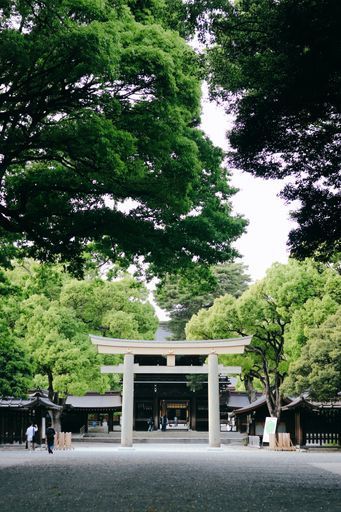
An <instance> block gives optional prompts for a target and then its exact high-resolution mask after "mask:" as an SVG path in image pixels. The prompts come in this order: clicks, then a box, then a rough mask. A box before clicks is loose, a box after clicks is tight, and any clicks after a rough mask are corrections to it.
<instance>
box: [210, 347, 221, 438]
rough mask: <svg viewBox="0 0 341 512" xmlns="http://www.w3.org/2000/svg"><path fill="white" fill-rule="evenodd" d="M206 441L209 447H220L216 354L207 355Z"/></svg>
mask: <svg viewBox="0 0 341 512" xmlns="http://www.w3.org/2000/svg"><path fill="white" fill-rule="evenodd" d="M208 443H209V447H210V448H219V447H220V409H219V373H218V356H217V354H209V356H208Z"/></svg>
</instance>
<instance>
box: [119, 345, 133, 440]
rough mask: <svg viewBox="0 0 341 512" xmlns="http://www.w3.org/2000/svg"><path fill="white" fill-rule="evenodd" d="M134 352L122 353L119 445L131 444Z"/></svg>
mask: <svg viewBox="0 0 341 512" xmlns="http://www.w3.org/2000/svg"><path fill="white" fill-rule="evenodd" d="M133 410H134V354H125V355H124V371H123V390H122V421H121V428H122V432H121V446H122V447H124V448H129V447H131V446H133Z"/></svg>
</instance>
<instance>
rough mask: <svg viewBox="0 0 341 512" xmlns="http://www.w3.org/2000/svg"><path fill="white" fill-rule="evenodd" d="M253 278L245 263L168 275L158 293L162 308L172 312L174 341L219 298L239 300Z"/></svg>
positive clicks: (158, 301) (161, 283) (181, 336)
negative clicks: (228, 296) (200, 311)
mask: <svg viewBox="0 0 341 512" xmlns="http://www.w3.org/2000/svg"><path fill="white" fill-rule="evenodd" d="M248 282H249V276H248V275H247V274H246V268H245V266H244V265H243V264H241V263H222V264H220V265H215V266H213V267H211V269H207V268H200V267H196V268H195V269H193V271H191V272H187V273H186V274H167V275H166V276H164V277H163V279H161V281H160V282H159V283H158V285H157V289H156V294H155V297H156V300H157V303H158V304H159V306H160V307H161V308H163V309H165V310H166V311H168V312H169V314H170V317H171V322H170V327H171V330H172V332H173V336H174V339H181V338H183V336H184V334H185V325H186V323H187V322H188V321H189V319H190V318H191V317H192V316H193V315H194V314H195V313H197V312H198V311H199V310H200V309H201V308H208V307H210V306H212V304H213V301H214V299H215V298H216V297H220V296H222V295H224V294H226V293H229V294H231V295H233V296H235V297H238V296H239V295H241V294H242V293H243V292H244V290H245V289H246V288H247V285H248Z"/></svg>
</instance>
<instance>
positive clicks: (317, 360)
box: [284, 308, 341, 401]
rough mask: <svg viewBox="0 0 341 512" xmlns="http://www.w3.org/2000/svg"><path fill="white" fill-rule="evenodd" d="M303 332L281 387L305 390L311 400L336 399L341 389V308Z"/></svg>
mask: <svg viewBox="0 0 341 512" xmlns="http://www.w3.org/2000/svg"><path fill="white" fill-rule="evenodd" d="M307 334H308V339H307V342H306V344H305V345H304V347H303V348H302V352H301V355H300V357H299V358H298V359H297V361H295V362H293V363H292V364H291V366H290V371H289V376H288V378H287V379H286V381H285V382H284V388H285V390H286V391H287V392H291V393H302V392H303V391H308V392H309V396H310V398H312V399H315V400H321V401H324V400H333V399H336V398H337V395H338V393H340V391H341V309H340V308H339V309H338V310H337V312H336V313H335V315H332V316H330V317H328V318H327V320H325V321H324V322H323V323H322V324H321V325H320V326H319V327H316V328H315V329H310V330H309V331H308V333H307Z"/></svg>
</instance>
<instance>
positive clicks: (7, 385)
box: [0, 271, 32, 397]
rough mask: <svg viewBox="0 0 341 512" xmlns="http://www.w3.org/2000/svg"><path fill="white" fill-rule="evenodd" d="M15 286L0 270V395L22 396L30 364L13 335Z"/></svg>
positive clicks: (22, 348) (29, 376)
mask: <svg viewBox="0 0 341 512" xmlns="http://www.w3.org/2000/svg"><path fill="white" fill-rule="evenodd" d="M17 292H18V290H17V288H16V287H15V286H13V285H12V284H11V283H10V281H9V280H8V279H7V278H6V276H5V275H4V273H3V272H1V271H0V396H14V397H23V396H25V395H26V393H27V389H28V387H29V385H30V383H31V378H32V374H31V372H32V366H31V361H30V358H29V354H28V351H27V349H26V348H25V346H24V345H23V344H22V343H20V342H19V341H18V340H17V339H16V338H15V336H13V332H12V327H13V316H14V317H15V318H16V315H15V314H14V315H13V314H12V315H9V314H8V312H9V310H11V309H12V308H14V307H15V305H17V301H18V296H17Z"/></svg>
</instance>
